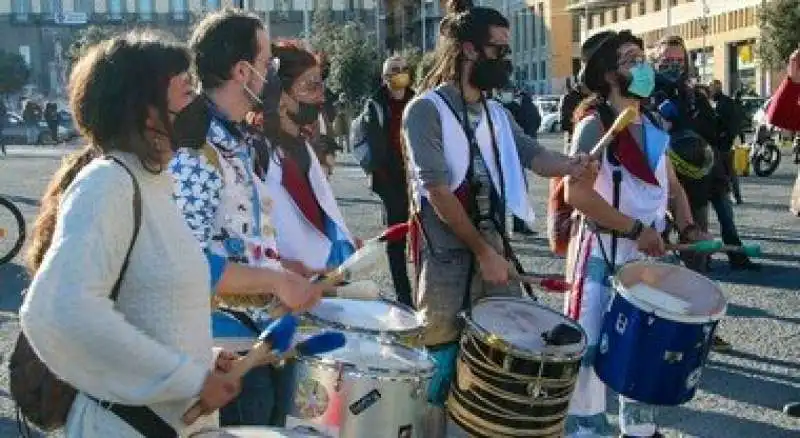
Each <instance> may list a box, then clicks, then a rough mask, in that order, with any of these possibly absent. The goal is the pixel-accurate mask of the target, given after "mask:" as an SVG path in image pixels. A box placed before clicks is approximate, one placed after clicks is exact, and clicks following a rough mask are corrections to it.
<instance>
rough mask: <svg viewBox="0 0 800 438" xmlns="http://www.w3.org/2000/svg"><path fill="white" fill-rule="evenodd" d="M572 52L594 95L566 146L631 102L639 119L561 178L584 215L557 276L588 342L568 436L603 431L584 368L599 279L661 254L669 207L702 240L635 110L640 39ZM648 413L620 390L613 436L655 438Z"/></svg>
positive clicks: (659, 137)
mask: <svg viewBox="0 0 800 438" xmlns="http://www.w3.org/2000/svg"><path fill="white" fill-rule="evenodd" d="M581 52H582V58H583V59H584V60H585V64H584V67H583V72H582V74H581V76H582V77H583V80H584V85H585V86H586V87H587V88H588V89H589V90H590V91H591V92H592V93H594V94H593V96H592V97H590V98H588V99H586V100H585V101H584V102H583V103H581V105H580V106H579V107H578V108H577V110H576V111H575V115H576V117H575V120H578V122H577V124H576V126H575V131H574V135H573V141H572V153H573V154H578V153H582V152H583V153H588V152H590V151H591V150H592V149H593V148H594V147H595V145H596V144H597V143H598V142H599V141H600V139H601V137H602V136H603V132H604V131H605V130H607V129H609V128H610V125H611V124H612V123H613V121H614V119H616V117H617V115H618V114H619V113H620V112H622V111H623V110H624V109H626V108H631V107H632V108H636V109H637V110H638V112H639V113H640V116H639V117H637V118H636V119H635V120H634V121H633V123H631V125H629V127H628V128H627V129H625V130H623V131H622V132H620V133H619V134H617V135H616V137H615V139H614V142H613V143H612V144H611V145H610V146H609V147H608V148H607V149H606V151H604V153H603V154H602V158H601V163H600V167H599V172H598V173H597V175H596V176H595V177H594V178H588V177H587V178H582V179H579V180H576V179H568V180H567V187H566V201H567V202H568V203H569V204H570V205H572V206H573V207H575V209H576V210H578V211H579V212H580V213H581V214H582V215H583V217H584V220H583V221H581V229H580V230H579V231H578V232H577V233H575V235H574V236H573V239H572V240H571V241H570V250H569V251H568V253H569V255H568V259H567V266H568V268H567V271H568V272H567V275H568V277H569V278H568V280H569V281H571V283H572V290H571V292H570V293H569V294H568V295H567V297H566V302H565V309H566V313H567V315H568V316H569V317H571V318H573V319H575V320H577V321H578V322H579V323H580V324H581V326H582V327H583V329H584V330H585V332H586V336H587V341H588V342H587V343H588V348H587V352H586V354H585V356H584V359H583V361H582V366H581V369H580V373H579V375H578V381H577V383H576V386H575V393H574V394H573V397H572V402H571V403H570V411H569V414H570V417H569V419H568V421H567V428H566V429H567V430H566V432H567V434H568V436H570V437H576V438H577V437H606V436H611V435H610V434H611V427H610V425H609V424H608V420H607V418H606V413H605V410H606V406H605V405H606V386H605V384H604V383H603V382H602V381H601V380H600V379H599V378H598V377H597V374H595V372H594V369H593V368H592V364H593V359H594V356H595V354H596V351H597V348H598V344H599V341H600V339H599V338H600V329H601V326H602V323H603V315H604V313H605V311H606V309H607V308H608V303H609V301H610V299H611V297H612V295H613V291H612V288H611V287H610V285H609V283H608V278H609V276H611V275H613V274H614V272H615V271H616V268H617V267H619V266H622V265H624V264H625V263H628V262H630V261H632V260H637V259H641V258H645V257H647V256H651V257H660V256H663V255H664V254H665V252H666V251H665V249H664V248H665V247H664V242H663V240H662V238H661V235H660V234H659V233H660V232H662V231H663V230H664V229H665V228H666V213H667V210H668V209H670V208H671V209H672V210H673V211H674V213H675V219H676V222H677V225H678V227H679V229H680V234H681V236H682V237H684V238H685V240H687V241H695V240H701V239H703V238H704V237H705V234H704V233H702V232H701V231H700V229H699V228H698V227H697V226H696V225H694V222H693V219H692V215H691V210H690V208H689V202H688V200H687V198H686V194H685V193H684V191H683V188H682V187H681V184H680V182H679V181H678V178H677V176H676V175H675V171H674V169H673V167H672V164H671V162H670V159H669V157H668V156H667V148H668V146H669V136H668V135H667V134H666V132H664V131H663V130H662V128H661V126H660V124H659V123H658V122H657V119H656V117H655V116H653V115H652V114H647V112H646V110H645V109H644V108H643V107H642V101H643V99H646V98H647V97H649V96H650V93H651V92H652V90H653V87H654V72H653V68H652V67H651V66H650V65H649V64H648V63H647V61H646V58H645V56H644V51H643V43H642V40H641V39H639V38H637V37H635V36H633V35H632V34H631V33H630V32H629V31H622V32H619V33H616V32H613V31H606V32H601V33H598V34H596V35H593V36H592V37H591V38H589V39H587V40H586V41H585V42H584V43H583V47H582V48H581ZM573 276H574V278H572V277H573ZM630 367H634V365H630ZM654 416H655V411H654V408H653V407H652V406H649V405H645V404H642V403H638V402H635V401H633V400H630V399H628V398H626V397H622V396H620V415H619V418H620V428H621V429H622V433H623V436H625V437H634V436H635V437H660V436H662V435H661V434H660V433H659V432H658V431H657V429H656V425H655V418H654Z"/></svg>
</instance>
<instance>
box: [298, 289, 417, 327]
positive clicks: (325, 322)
mask: <svg viewBox="0 0 800 438" xmlns="http://www.w3.org/2000/svg"><path fill="white" fill-rule="evenodd" d="M334 299H340V300H350V298H338V297H330V298H323V299H322V300H323V301H324V300H334ZM353 301H360V300H355V299H353ZM370 301H372V302H378V303H383V304H388V305H389V306H391V307H398V308H400V309H402V310H404V311H406V312H408V313H409V314H411V315H413V316H414V319H415V320H416V322H417V326H416V327H414V328H407V329H402V330H373V329H367V328H364V327H358V326H353V325H349V324H343V323H341V322H338V321H331V320H328V319H324V318H322V317H319V316H316V315H314V314H312V313H311V310H307V311H305V312H304V313H303V317H304V318H308V319H309V320H310V321H311V322H312V324H316V325H317V326H322V327H331V328H335V329H337V330H344V331H348V332H356V333H364V334H369V335H373V336H388V337H398V336H399V337H406V336H415V335H417V334H419V333H420V332H421V331H422V328H423V324H422V322H420V321H419V313H418V312H417V311H416V310H414V308H413V307H411V306H407V305H405V304H403V303H398V302H396V301H392V300H388V299H386V298H383V297H379V298H376V299H374V300H370Z"/></svg>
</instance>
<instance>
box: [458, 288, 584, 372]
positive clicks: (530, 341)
mask: <svg viewBox="0 0 800 438" xmlns="http://www.w3.org/2000/svg"><path fill="white" fill-rule="evenodd" d="M467 321H468V324H469V325H470V327H472V328H473V329H476V330H477V332H478V334H479V336H482V337H483V341H485V342H487V343H489V344H491V343H492V341H491V339H490V338H500V339H501V340H502V341H505V343H507V344H509V345H510V346H511V347H513V348H514V349H515V351H516V352H517V353H519V354H520V355H521V356H528V357H540V356H553V357H555V358H557V357H559V356H563V357H564V358H565V359H567V358H573V357H580V356H581V355H583V351H584V350H585V349H586V336H585V334H584V333H583V329H581V327H580V326H579V325H578V324H577V323H575V322H574V321H572V320H570V319H568V318H566V317H565V316H563V315H561V314H560V313H558V312H556V311H554V310H552V309H550V308H547V307H544V306H541V305H539V304H537V303H536V302H534V301H531V300H529V299H526V298H513V297H491V298H484V299H482V300H479V301H478V302H477V303H476V304H475V306H473V308H472V313H471V315H470V316H469V317H468V318H467ZM559 324H565V325H567V326H569V327H572V328H574V329H576V330H578V331H579V332H580V333H581V340H580V342H577V343H574V344H568V345H560V346H553V345H547V344H546V343H545V340H544V338H543V337H542V335H543V334H545V333H546V332H550V331H551V330H553V329H554V328H555V327H556V326H558V325H559Z"/></svg>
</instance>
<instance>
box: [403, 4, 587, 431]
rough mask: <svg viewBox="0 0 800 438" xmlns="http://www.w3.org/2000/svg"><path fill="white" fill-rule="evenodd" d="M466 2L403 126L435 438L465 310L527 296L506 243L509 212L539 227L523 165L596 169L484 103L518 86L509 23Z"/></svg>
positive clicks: (455, 10) (455, 11)
mask: <svg viewBox="0 0 800 438" xmlns="http://www.w3.org/2000/svg"><path fill="white" fill-rule="evenodd" d="M466 3H468V2H464V1H452V2H450V3H448V6H449V8H450V11H449V13H448V14H447V16H445V18H444V19H443V20H442V22H441V26H440V29H441V32H440V39H439V42H438V43H437V48H436V51H437V56H436V61H435V62H434V65H433V66H432V68H431V71H430V74H429V75H428V76H427V77H426V78H425V80H424V84H423V85H424V86H423V88H422V90H421V93H422V94H421V96H419V97H417V98H416V99H415V100H413V101H412V102H411V103H409V106H408V107H407V108H406V112H405V115H404V120H403V137H404V141H405V144H406V148H407V149H406V155H407V156H408V158H409V161H410V162H409V166H410V169H411V170H412V175H411V178H410V181H411V185H412V187H413V193H412V203H413V204H414V210H415V211H413V214H414V217H415V219H414V221H415V224H416V225H415V228H416V229H415V231H414V232H413V236H412V243H413V244H414V246H415V247H416V248H414V249H415V251H414V252H415V253H416V254H415V255H416V283H417V287H416V294H415V297H414V301H415V304H416V307H417V309H418V310H419V311H420V312H421V315H422V316H423V318H424V320H425V327H424V330H423V335H422V343H423V344H424V345H425V346H427V347H428V350H429V351H430V352H431V353H432V356H433V359H434V361H435V362H436V367H437V371H436V376H435V377H434V379H433V382H432V384H431V386H430V391H429V394H428V398H429V401H430V402H431V404H432V405H433V406H434V408H433V409H432V412H431V415H430V418H429V420H430V424H429V427H430V428H431V430H429V431H428V434H426V436H430V437H432V438H436V437H439V436H444V434H445V432H446V431H445V425H446V421H445V415H444V410H443V409H442V408H443V406H444V402H445V399H446V398H447V392H448V389H449V385H450V382H451V380H452V378H453V374H454V372H455V370H454V368H455V360H456V352H457V349H458V344H457V341H458V339H459V336H460V330H461V326H460V324H459V323H458V320H457V314H458V312H459V311H460V310H461V309H462V308H463V307H465V306H470V305H471V303H472V301H474V300H476V299H478V298H481V297H483V296H486V295H516V296H520V295H521V291H520V288H519V285H511V284H509V276H510V271H511V270H512V266H511V265H510V263H509V261H508V258H509V257H510V256H511V254H510V248H509V247H508V246H507V245H504V244H503V242H504V239H505V235H506V230H505V219H504V218H505V210H506V209H508V210H509V211H510V212H512V213H513V214H514V215H515V216H516V217H518V218H520V219H522V220H524V221H525V222H527V223H529V224H530V223H531V222H532V220H533V208H532V206H531V204H530V202H529V200H528V197H527V191H526V188H525V182H524V179H523V173H522V172H523V169H522V165H521V164H524V165H525V166H526V167H529V168H530V169H532V170H533V171H535V172H536V173H538V174H540V175H545V176H555V175H575V176H578V175H580V174H581V173H582V172H583V170H584V169H585V168H586V164H587V160H586V159H585V157H579V158H573V159H569V158H567V157H566V156H564V155H561V154H560V153H554V152H550V151H546V150H545V149H544V148H542V147H541V146H540V145H539V144H538V143H537V142H536V140H535V139H533V138H531V137H528V136H527V135H525V134H524V133H523V131H522V129H521V128H520V127H519V126H518V125H517V124H516V123H515V122H514V119H513V117H511V116H510V115H509V114H508V112H507V111H506V110H505V109H504V108H503V107H502V105H501V104H500V103H497V102H495V101H494V100H491V99H486V98H485V95H486V93H487V92H489V91H491V90H494V89H502V88H504V87H505V86H506V85H507V83H508V81H509V74H510V73H511V71H512V66H511V64H510V61H509V60H508V59H507V57H508V55H509V53H510V48H509V47H510V46H509V23H508V20H507V19H506V18H505V17H503V16H502V15H501V14H500V13H499V12H498V11H496V10H494V9H490V8H483V7H476V8H472V7H471V5H468V4H466ZM464 116H466V120H465V118H464ZM473 134H474V138H475V139H476V140H475V142H474V143H471V142H470V141H469V140H468V139H469V138H472V136H473ZM444 139H447V141H446V142H445V141H444ZM471 151H474V152H471ZM479 151H480V152H479ZM496 151H499V154H498V153H496ZM498 155H499V157H498V158H499V159H498V160H495V158H494V157H497V156H498ZM484 157H489V158H488V159H484ZM498 163H501V164H500V165H499V166H498ZM506 242H507V240H506Z"/></svg>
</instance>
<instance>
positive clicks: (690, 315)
mask: <svg viewBox="0 0 800 438" xmlns="http://www.w3.org/2000/svg"><path fill="white" fill-rule="evenodd" d="M612 284H613V289H614V296H613V298H612V299H611V302H610V305H609V308H608V310H607V311H606V314H605V316H604V317H603V326H602V329H601V331H600V340H599V342H598V349H597V356H596V358H595V363H594V366H595V370H596V371H597V375H598V377H599V378H600V379H601V380H602V381H603V382H605V383H606V384H607V385H608V386H609V387H610V388H611V389H613V390H614V391H616V392H618V393H620V394H622V395H624V396H626V397H629V398H631V399H633V400H637V401H641V402H644V403H649V404H654V405H679V404H681V403H685V402H687V401H689V400H691V399H692V397H694V393H695V391H696V390H697V384H698V383H699V381H700V374H701V372H702V369H703V366H704V365H705V362H706V358H707V357H708V353H709V350H710V349H711V343H712V339H713V336H714V330H715V329H716V327H717V323H718V322H719V320H720V319H721V318H722V317H723V316H724V315H725V310H726V308H727V301H726V299H725V296H724V295H723V293H722V290H721V289H720V288H719V287H718V286H717V285H716V284H715V283H714V282H712V281H711V280H709V279H707V278H706V277H704V276H702V275H700V274H698V273H696V272H694V271H691V270H689V269H686V268H684V267H681V266H677V265H669V264H663V263H651V262H633V263H629V264H627V265H625V266H623V267H622V268H621V269H620V270H619V272H618V273H617V275H616V276H614V278H613V279H612Z"/></svg>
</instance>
